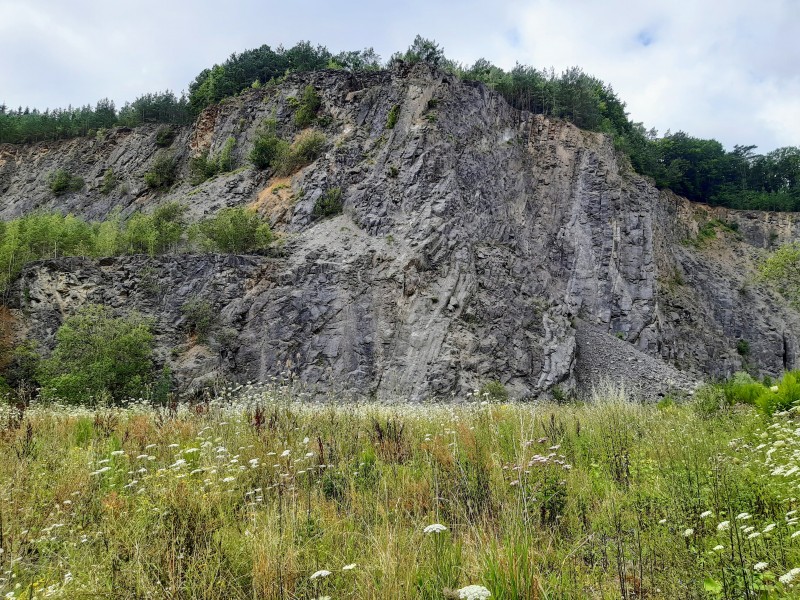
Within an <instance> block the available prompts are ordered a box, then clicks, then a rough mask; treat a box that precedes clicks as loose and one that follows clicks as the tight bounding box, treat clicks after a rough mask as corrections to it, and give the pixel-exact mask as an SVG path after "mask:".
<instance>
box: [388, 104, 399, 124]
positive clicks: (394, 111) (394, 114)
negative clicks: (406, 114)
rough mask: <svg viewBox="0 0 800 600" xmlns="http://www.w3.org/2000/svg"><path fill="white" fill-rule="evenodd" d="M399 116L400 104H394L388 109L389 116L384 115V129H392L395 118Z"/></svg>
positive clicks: (395, 121) (395, 122)
mask: <svg viewBox="0 0 800 600" xmlns="http://www.w3.org/2000/svg"><path fill="white" fill-rule="evenodd" d="M399 117H400V105H399V104H395V105H394V106H393V107H392V108H391V110H390V111H389V116H388V117H386V129H394V126H395V125H397V119H398V118H399Z"/></svg>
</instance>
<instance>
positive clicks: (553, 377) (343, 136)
mask: <svg viewBox="0 0 800 600" xmlns="http://www.w3.org/2000/svg"><path fill="white" fill-rule="evenodd" d="M309 84H310V85H313V86H314V87H315V89H316V90H317V91H318V93H319V95H320V96H321V99H322V107H321V110H320V114H319V116H320V117H321V118H320V122H321V123H323V124H324V126H322V125H319V126H318V128H320V129H321V130H322V131H323V132H324V133H325V136H326V139H327V144H326V151H325V153H324V155H323V156H322V157H321V158H319V159H318V160H316V161H315V162H314V163H313V164H311V165H309V166H308V167H306V168H304V169H303V170H301V171H300V172H298V173H297V174H295V175H294V176H292V177H291V178H284V179H278V178H270V177H269V175H270V174H269V172H263V171H257V170H255V169H254V168H253V167H251V166H248V163H247V154H248V152H249V150H250V148H251V147H252V144H253V140H254V138H255V136H256V133H257V130H258V127H259V126H260V125H261V123H262V122H263V121H264V119H266V118H273V119H275V120H276V121H277V123H278V131H279V133H280V134H281V135H282V136H284V137H286V138H287V139H291V137H292V135H294V134H296V133H297V130H296V128H295V126H294V124H293V120H292V118H291V115H292V101H291V99H292V98H296V97H297V96H298V95H299V94H300V93H301V91H302V90H303V88H304V87H305V86H306V85H309ZM393 110H394V111H395V112H396V114H397V116H398V118H397V122H396V124H395V125H394V127H393V128H391V129H389V128H387V119H388V117H389V113H390V112H391V111H393ZM156 129H157V128H156V127H155V126H145V127H141V128H138V129H135V130H126V129H116V130H113V131H109V132H103V133H101V134H99V135H98V136H96V137H94V138H91V139H76V140H70V141H63V142H54V143H50V144H37V145H33V146H26V147H9V146H4V147H1V148H0V218H2V219H8V218H12V217H14V216H19V215H22V214H25V213H28V212H30V211H33V210H37V209H56V210H61V211H69V212H73V213H75V214H79V215H82V216H84V217H87V218H92V219H101V218H105V217H107V216H109V215H110V214H112V213H113V212H114V211H120V212H121V214H122V215H123V216H124V215H126V214H129V213H130V212H131V211H133V210H135V209H145V210H148V209H149V208H150V207H152V206H155V205H157V204H159V203H162V202H167V201H173V200H177V201H180V202H183V203H185V204H187V205H188V206H189V208H190V215H191V217H192V218H197V217H199V216H201V215H203V214H210V213H213V212H215V211H216V210H218V209H219V208H222V207H225V206H237V205H250V206H254V207H256V208H257V209H258V210H259V211H261V212H262V213H263V214H264V215H266V216H267V217H268V218H269V219H270V221H271V223H272V225H273V228H274V229H275V230H276V231H277V232H279V233H280V237H281V241H280V244H279V249H278V250H276V251H275V252H272V253H270V254H269V255H266V256H219V255H192V256H169V255H167V256H159V257H155V258H149V257H144V256H126V257H116V258H107V259H102V260H99V261H92V260H87V259H80V258H72V259H59V260H49V261H43V262H40V263H35V264H31V265H29V266H28V267H27V268H26V269H25V271H24V273H23V274H22V276H21V277H20V278H19V280H18V281H17V282H16V284H15V286H14V288H13V289H12V290H11V292H10V293H9V294H7V298H6V304H7V305H8V306H9V307H10V308H11V309H12V313H13V314H14V315H15V320H16V324H17V335H19V336H25V335H27V336H31V337H33V338H35V339H37V340H39V341H40V342H41V343H42V345H43V347H45V348H47V347H50V346H52V343H53V335H54V333H55V331H56V329H57V327H58V325H59V323H60V322H61V321H62V320H63V318H64V315H66V314H69V313H70V312H72V311H74V310H75V309H76V307H78V306H79V305H81V304H82V303H84V302H101V303H104V304H108V305H110V306H113V307H115V308H118V309H119V310H120V311H127V310H138V311H140V312H143V313H145V314H149V315H152V316H153V317H154V318H155V319H156V320H157V327H156V330H157V332H158V340H159V360H160V361H161V362H163V363H167V364H169V365H170V366H171V368H172V369H173V371H174V372H175V374H176V375H177V378H178V380H179V382H180V385H181V387H182V389H189V388H191V387H197V386H199V385H201V384H204V383H208V382H209V381H210V380H215V379H218V378H229V379H236V380H242V381H244V380H267V379H269V378H271V377H273V376H284V375H285V374H286V373H287V372H291V373H292V374H293V376H294V377H296V378H297V379H299V380H300V381H302V382H304V383H305V384H308V385H309V386H312V387H313V388H315V389H316V390H318V391H320V392H324V391H325V390H330V389H332V388H338V387H347V388H352V389H354V390H356V391H358V392H359V393H362V394H364V395H369V396H371V397H376V398H379V399H382V400H395V399H413V400H418V399H422V398H428V397H440V398H446V397H450V396H451V395H453V394H455V395H458V396H461V395H463V394H464V393H465V392H467V391H469V390H472V389H474V388H476V387H479V386H480V385H481V384H482V383H484V382H486V381H488V380H493V379H499V380H500V381H502V382H503V383H504V384H505V385H506V387H507V388H508V389H509V391H510V392H511V394H512V395H513V396H516V397H530V396H533V395H537V394H540V393H543V392H545V391H546V390H549V389H552V388H553V386H559V387H560V388H561V389H562V390H565V391H566V390H568V389H570V388H573V387H574V386H575V385H576V382H580V383H587V384H588V383H591V382H593V381H595V380H596V379H597V377H599V376H601V375H603V374H607V375H611V376H615V377H616V376H623V377H626V378H628V379H630V380H631V384H632V385H634V386H638V387H639V388H640V389H641V391H642V392H643V393H644V394H645V395H647V396H651V397H652V396H657V395H658V394H663V393H665V392H666V391H668V389H669V388H670V387H673V388H677V389H691V387H692V385H693V384H694V382H695V381H697V380H698V379H700V378H703V377H709V376H710V377H720V376H724V375H727V374H730V373H732V372H734V371H736V370H739V369H742V368H747V369H749V370H751V371H753V372H758V373H760V374H773V375H774V374H778V373H779V372H781V371H782V370H783V369H784V368H790V367H794V366H796V365H797V360H798V359H797V352H798V350H797V348H798V346H797V340H798V335H799V334H800V316H798V314H797V313H796V312H794V311H793V310H792V309H790V308H788V307H787V306H786V304H785V303H784V302H782V301H781V299H780V298H779V297H778V296H776V295H775V294H774V293H773V292H772V291H771V290H769V289H768V288H766V287H765V286H764V285H763V284H761V283H760V282H759V281H758V279H757V277H756V271H755V266H756V264H757V261H758V260H759V259H760V257H762V256H763V255H764V254H765V252H766V249H767V248H769V247H771V246H773V245H775V244H777V243H781V242H784V241H789V240H794V239H797V238H798V237H799V235H800V219H799V218H798V216H797V215H795V214H786V213H783V214H776V213H758V212H737V211H731V210H724V209H712V208H709V207H704V206H701V205H697V204H693V203H690V202H689V201H687V200H685V199H682V198H679V197H676V196H675V195H673V194H671V193H668V192H663V191H659V190H657V189H656V188H655V187H654V186H653V185H651V184H650V183H649V182H648V181H646V180H645V179H643V178H642V177H640V176H638V175H636V174H635V173H634V172H633V171H632V170H631V169H630V168H629V167H628V166H627V164H626V161H625V160H624V159H623V158H621V157H620V156H618V155H617V153H616V152H615V150H614V147H613V144H612V142H611V141H610V140H609V139H608V138H607V137H605V136H603V135H602V134H598V133H590V132H586V131H582V130H580V129H577V128H576V127H574V126H572V125H571V124H569V123H566V122H562V121H557V120H550V119H548V118H546V117H544V116H541V115H532V114H528V113H524V112H520V111H517V110H515V109H512V108H511V107H509V106H508V104H507V103H506V102H505V101H504V100H503V99H502V98H501V97H500V96H499V95H497V94H496V93H494V92H492V91H490V90H489V89H487V88H486V87H485V86H483V85H479V84H470V83H466V82H461V81H459V80H457V79H455V78H453V77H450V76H448V75H445V74H442V73H439V72H436V71H432V70H431V69H430V68H429V67H427V66H426V65H417V66H416V67H414V68H412V69H407V70H402V69H401V70H395V71H392V72H380V73H375V74H366V75H354V74H350V73H346V72H335V71H325V72H318V73H313V74H307V75H302V76H300V75H297V76H291V77H288V78H287V79H286V80H285V81H284V82H283V83H281V84H279V85H275V86H267V87H265V88H263V89H260V90H252V91H249V92H247V93H245V94H242V95H240V96H238V97H235V98H232V99H230V100H229V101H227V102H224V103H222V104H221V105H219V106H216V107H212V108H210V109H208V110H207V111H206V112H205V113H203V114H202V115H201V116H200V117H199V118H198V120H197V122H196V123H195V125H194V126H193V127H190V128H185V129H180V130H178V131H177V135H176V137H175V140H174V141H173V143H172V146H171V148H170V151H171V152H172V153H173V154H174V156H176V157H177V159H178V160H179V165H180V169H179V183H178V184H176V185H175V186H174V187H173V188H172V189H171V190H169V191H168V192H164V193H160V194H157V193H154V192H152V191H150V190H148V189H147V188H146V187H145V186H144V184H143V174H144V172H145V171H147V169H148V168H149V166H150V165H151V164H152V162H153V160H154V159H155V156H156V154H157V151H158V150H159V149H158V148H157V146H156V144H155V136H156ZM229 137H233V138H235V140H236V145H235V147H234V156H235V159H236V160H237V162H238V165H240V167H241V168H239V169H238V170H235V171H233V172H231V173H226V174H222V175H219V176H217V177H215V178H214V179H212V180H209V181H207V182H205V183H203V184H201V185H199V186H192V185H191V184H190V183H189V182H188V169H189V167H188V161H189V158H190V157H191V156H197V155H198V154H200V153H202V152H204V151H210V153H211V154H212V155H213V154H214V153H216V152H219V151H220V150H221V148H222V147H223V145H224V144H225V141H226V140H227V139H228V138H229ZM56 168H67V169H68V170H70V171H71V172H73V173H76V174H79V175H81V176H83V178H84V179H85V180H86V182H87V186H86V188H85V189H84V191H82V192H77V193H72V194H68V195H66V196H62V197H59V198H55V197H53V195H52V194H51V193H50V191H49V189H48V187H47V175H48V174H49V173H50V172H51V171H53V170H55V169H56ZM108 168H111V169H113V172H114V173H115V174H117V176H118V177H119V178H120V185H118V186H117V188H116V189H115V190H114V191H113V192H112V193H111V194H108V195H106V196H104V195H102V194H101V193H100V191H99V187H100V185H101V182H102V177H103V174H104V173H105V172H106V170H107V169H108ZM332 188H340V189H341V190H342V193H343V200H344V212H343V214H342V215H339V216H336V217H334V218H328V219H318V218H316V217H315V216H314V214H313V207H314V203H315V201H316V200H317V198H319V197H320V196H321V195H322V194H324V193H325V192H326V191H327V190H330V189H332ZM701 230H702V231H704V232H706V233H708V232H709V231H711V232H713V234H712V235H702V236H701V235H698V234H699V233H700V232H701ZM193 299H201V300H203V301H205V302H207V303H209V304H210V305H212V306H213V307H214V311H215V314H216V315H217V317H216V323H215V326H214V328H213V330H212V332H211V334H210V336H209V339H208V340H206V341H204V342H202V343H200V342H198V341H197V340H196V339H194V338H192V337H190V336H189V335H188V333H187V331H186V327H185V322H184V320H185V319H184V316H183V313H182V311H181V307H182V306H183V305H184V303H186V302H187V301H189V300H193ZM740 340H744V341H746V342H747V343H748V351H745V352H742V345H741V344H739V341H740ZM737 345H738V346H737ZM737 347H738V348H739V351H737Z"/></svg>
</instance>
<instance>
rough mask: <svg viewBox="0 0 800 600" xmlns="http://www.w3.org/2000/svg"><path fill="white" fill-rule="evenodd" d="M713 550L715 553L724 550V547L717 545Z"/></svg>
mask: <svg viewBox="0 0 800 600" xmlns="http://www.w3.org/2000/svg"><path fill="white" fill-rule="evenodd" d="M713 549H714V550H716V551H720V550H725V546H723V545H722V544H717V545H716V546H714V548H713Z"/></svg>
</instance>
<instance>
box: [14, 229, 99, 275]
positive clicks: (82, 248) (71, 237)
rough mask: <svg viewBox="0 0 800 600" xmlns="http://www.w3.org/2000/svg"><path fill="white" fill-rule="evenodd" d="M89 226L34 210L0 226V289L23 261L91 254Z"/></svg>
mask: <svg viewBox="0 0 800 600" xmlns="http://www.w3.org/2000/svg"><path fill="white" fill-rule="evenodd" d="M95 241H96V240H95V234H94V230H93V227H92V225H90V224H89V223H86V222H85V221H82V220H81V219H78V218H76V217H74V216H72V215H67V216H66V217H65V216H63V215H59V214H42V213H35V214H32V215H27V216H25V217H21V218H19V219H14V220H12V221H9V222H7V223H3V225H2V227H0V290H4V289H6V287H7V286H8V285H9V284H10V283H11V281H13V280H14V279H16V277H17V275H19V273H20V271H21V269H22V267H23V266H24V265H25V263H28V262H30V261H33V260H40V259H43V258H55V257H58V256H93V255H94V253H95Z"/></svg>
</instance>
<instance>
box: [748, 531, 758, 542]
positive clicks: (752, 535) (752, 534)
mask: <svg viewBox="0 0 800 600" xmlns="http://www.w3.org/2000/svg"><path fill="white" fill-rule="evenodd" d="M760 535H761V532H760V531H754V532H753V533H751V534H750V535H748V536H747V539H748V540H754V539H755V538H757V537H759V536H760Z"/></svg>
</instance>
